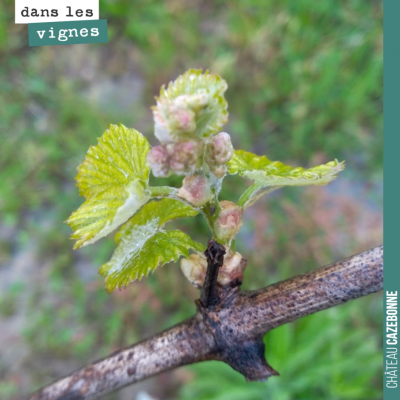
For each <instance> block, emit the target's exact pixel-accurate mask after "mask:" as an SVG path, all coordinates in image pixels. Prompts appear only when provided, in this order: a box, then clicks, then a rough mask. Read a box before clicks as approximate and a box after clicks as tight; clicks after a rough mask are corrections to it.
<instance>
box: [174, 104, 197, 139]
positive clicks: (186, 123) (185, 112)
mask: <svg viewBox="0 0 400 400" xmlns="http://www.w3.org/2000/svg"><path fill="white" fill-rule="evenodd" d="M195 117H196V114H195V113H194V112H193V111H192V110H190V109H189V108H185V107H179V106H176V105H175V104H171V106H170V108H169V118H168V120H169V123H170V127H171V129H172V131H173V132H176V133H177V134H181V133H192V132H194V131H195V129H196V121H195Z"/></svg>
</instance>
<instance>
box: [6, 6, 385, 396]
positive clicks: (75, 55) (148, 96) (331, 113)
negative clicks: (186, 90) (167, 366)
mask: <svg viewBox="0 0 400 400" xmlns="http://www.w3.org/2000/svg"><path fill="white" fill-rule="evenodd" d="M100 18H104V19H107V20H108V27H109V43H108V44H98V45H89V44H88V45H66V46H52V47H42V48H40V47H36V48H29V47H28V43H27V40H28V32H27V26H26V25H15V24H14V2H13V1H11V0H3V1H2V2H1V4H0V134H1V146H0V171H1V172H0V174H1V176H0V215H1V218H0V327H1V328H0V398H1V399H14V398H17V397H18V396H19V395H21V394H25V393H28V392H30V391H33V390H35V389H37V388H38V387H40V386H42V385H44V384H47V383H49V382H51V381H52V380H54V379H56V378H58V377H61V376H63V375H65V374H67V373H69V372H71V371H72V370H74V369H76V368H79V367H80V366H82V365H84V364H86V363H88V362H90V361H93V360H95V359H97V358H99V357H103V356H105V355H107V354H108V353H110V352H112V351H114V350H116V349H118V348H119V347H121V346H126V345H129V344H131V343H133V342H136V341H138V340H140V339H141V338H144V337H146V336H148V335H151V334H153V333H155V332H158V331H159V330H161V329H163V328H167V327H169V326H171V325H172V324H174V323H177V322H179V321H180V320H181V319H183V318H185V317H187V316H190V315H191V314H192V313H193V312H194V304H193V300H194V299H195V298H197V296H198V293H197V291H196V290H195V289H193V288H192V287H190V285H189V283H188V282H187V281H185V278H184V277H183V276H182V274H181V272H180V269H179V267H178V266H177V265H167V266H165V267H163V268H162V269H159V270H158V271H157V272H156V274H154V275H153V276H151V277H150V278H148V279H145V280H143V281H142V282H137V283H134V284H131V285H130V286H129V287H128V288H127V289H126V290H122V291H120V292H118V291H117V292H115V293H113V294H112V295H111V296H110V295H107V294H106V292H105V290H104V287H103V280H102V278H101V277H100V276H99V275H98V274H97V271H98V267H99V266H100V265H101V264H102V263H103V262H105V261H106V260H107V259H108V258H109V257H110V254H111V253H112V250H113V248H114V244H113V239H112V237H110V238H107V239H103V240H102V241H100V242H99V243H96V244H95V245H92V246H90V247H89V248H84V249H82V250H79V251H74V252H73V251H72V242H71V241H70V240H69V239H68V236H69V234H70V231H69V228H68V227H67V226H66V225H65V224H63V221H64V220H65V219H66V218H67V217H68V216H69V214H70V213H71V212H72V211H73V210H74V209H76V208H77V207H78V206H79V204H80V203H81V202H82V199H81V198H79V197H78V190H77V188H76V187H75V183H74V176H75V174H76V167H77V165H78V164H80V163H81V162H82V160H83V158H84V155H85V153H86V151H87V149H88V147H89V145H92V144H96V139H97V138H98V137H99V136H100V135H101V134H102V132H103V131H104V130H105V129H106V128H107V125H108V124H109V123H118V122H122V123H124V124H125V125H126V126H129V127H134V128H136V129H138V130H140V131H141V132H142V133H144V134H145V135H146V136H147V137H148V138H149V140H150V141H151V142H152V143H155V140H154V137H153V135H152V131H153V125H152V114H151V110H150V106H151V105H153V104H154V102H155V101H154V96H155V95H157V94H158V91H159V88H160V86H161V85H162V84H164V83H167V82H169V81H170V80H172V79H175V78H176V77H177V76H178V75H179V74H181V73H183V72H184V71H185V70H186V69H188V68H205V69H210V70H211V71H212V72H215V73H219V74H221V75H222V76H223V77H224V78H225V79H226V80H227V82H228V85H229V89H228V91H227V93H226V97H227V100H228V102H229V113H230V121H229V123H228V125H227V126H226V131H227V132H229V133H230V134H231V136H232V138H233V141H234V145H235V147H236V148H244V149H246V150H249V151H253V152H256V153H258V154H267V155H268V156H269V157H270V158H271V159H275V160H277V159H279V160H281V161H283V162H286V163H289V164H293V165H301V166H304V167H307V166H311V165H313V164H316V163H321V162H326V161H329V160H331V159H334V158H338V159H340V160H341V159H345V160H346V162H347V168H346V170H345V172H343V173H342V174H341V175H340V178H339V179H338V180H337V181H335V182H333V183H332V184H331V185H329V186H327V187H320V188H318V187H314V188H304V189H303V188H287V189H283V190H281V191H280V192H276V193H274V194H273V195H272V196H270V197H269V198H265V199H263V200H262V201H260V202H259V203H258V204H257V205H255V206H253V207H252V208H250V209H249V210H248V211H247V213H246V215H245V224H244V227H243V229H242V231H241V233H240V235H239V237H238V240H237V242H238V244H237V247H238V251H240V252H241V253H242V254H243V256H244V257H246V258H247V259H248V261H249V262H248V269H247V271H246V274H245V283H244V288H245V289H256V288H259V287H261V286H265V285H267V284H270V283H273V282H276V281H278V280H281V279H285V278H288V277H291V276H293V275H296V274H299V273H302V272H305V271H309V270H312V269H314V268H316V267H318V266H320V265H324V264H328V263H330V262H333V261H335V260H338V259H341V258H343V257H347V256H350V255H352V254H355V253H357V252H361V251H364V250H367V249H368V248H370V247H373V246H376V245H378V244H380V243H381V242H382V2H381V1H373V0H369V1H367V0H341V1H339V0H335V1H334V0H324V1H310V0H296V1H290V0H281V1H279V2H278V1H273V0H264V1H255V0H253V1H250V0H241V1H235V0H225V1H197V0H193V1H183V0H165V1H150V0H146V1H145V0H142V1H132V0H100ZM225 182H226V185H225V189H224V191H223V193H222V196H221V197H222V198H223V199H230V200H236V199H237V198H238V197H239V195H240V193H241V192H242V191H243V190H244V188H245V185H246V183H245V182H244V181H241V180H240V178H236V177H234V178H228V179H226V181H225ZM163 183H165V181H163ZM170 183H171V184H176V185H178V184H179V182H178V181H177V180H175V181H172V180H171V181H170ZM177 225H179V227H180V228H182V229H183V230H184V231H186V232H188V233H191V234H192V235H193V236H194V237H195V238H196V239H197V240H201V241H203V242H204V243H206V241H207V240H208V232H207V230H206V229H205V225H204V223H203V222H202V221H201V220H200V219H194V220H193V221H190V220H188V221H186V220H181V221H178V223H177ZM381 319H382V299H381V295H380V294H376V295H371V296H368V297H367V298H363V299H359V300H356V301H354V302H351V303H349V304H345V305H341V306H339V307H336V308H334V309H331V310H327V311H324V312H321V313H318V314H315V315H312V316H309V317H306V318H304V319H302V320H299V321H297V322H295V323H292V324H289V325H286V326H282V327H280V328H278V329H276V330H274V331H272V332H270V333H269V334H267V335H266V338H265V342H266V355H267V359H268V361H269V362H270V364H271V365H272V366H273V367H274V368H275V369H277V370H278V371H279V372H280V373H281V376H280V377H279V378H271V379H270V380H269V381H268V382H266V383H251V384H248V383H246V382H245V381H244V379H243V378H242V377H241V376H240V375H238V374H237V373H235V372H234V371H232V370H231V369H230V368H229V367H227V366H225V365H223V364H219V363H216V362H215V363H211V362H208V363H202V364H199V365H196V366H192V367H186V368H181V369H179V370H177V371H173V372H171V373H167V374H162V375H160V376H158V377H156V378H153V379H150V380H148V381H146V382H143V383H140V384H138V385H134V386H132V387H129V388H126V389H124V390H122V391H120V392H118V393H115V394H112V395H109V396H106V397H105V398H106V399H110V400H134V399H138V400H146V399H150V397H148V396H151V398H154V399H159V400H165V399H178V400H186V399H199V400H203V399H204V400H205V399H210V400H217V399H218V400H236V399H244V400H253V399H254V400H258V399H260V400H267V399H274V400H289V399H296V400H300V399H307V400H313V399H332V400H333V399H335V400H337V399H343V400H344V399H360V400H361V399H362V400H368V399H379V398H381V397H382V390H381V386H382V378H381V376H382V367H381V364H382V362H381V359H382V350H381V341H382V338H381V334H382V332H381Z"/></svg>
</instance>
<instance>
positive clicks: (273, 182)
mask: <svg viewBox="0 0 400 400" xmlns="http://www.w3.org/2000/svg"><path fill="white" fill-rule="evenodd" d="M343 169H344V162H338V161H337V160H335V161H330V162H328V163H327V164H322V165H318V166H316V167H312V168H309V169H304V168H301V167H297V168H294V167H291V166H289V165H285V164H283V163H281V162H280V161H271V160H269V159H268V158H267V157H266V156H257V155H255V154H253V153H249V152H247V151H243V150H235V153H234V155H233V157H232V158H231V160H230V161H229V162H228V172H229V173H230V174H232V175H234V174H239V175H240V176H243V177H244V178H247V179H251V180H254V181H255V182H254V184H253V185H252V186H250V187H249V188H248V189H247V190H246V192H245V193H244V194H243V195H242V197H241V198H240V199H239V202H238V204H239V205H241V206H244V207H248V206H249V205H251V204H253V203H254V202H255V201H256V200H257V199H258V198H259V197H260V196H261V195H263V194H265V193H269V192H271V191H273V190H275V189H278V188H280V187H282V186H305V185H326V184H328V183H329V182H331V181H332V180H334V179H335V178H336V177H337V174H338V173H339V172H340V171H343Z"/></svg>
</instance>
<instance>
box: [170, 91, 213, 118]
mask: <svg viewBox="0 0 400 400" xmlns="http://www.w3.org/2000/svg"><path fill="white" fill-rule="evenodd" d="M208 102H209V94H208V93H207V90H205V89H199V90H198V91H197V92H196V94H183V95H181V96H178V97H177V98H176V99H175V104H176V105H177V106H180V107H190V108H191V109H192V110H193V111H195V112H198V111H199V110H201V109H202V108H204V107H205V106H206V105H207V104H208Z"/></svg>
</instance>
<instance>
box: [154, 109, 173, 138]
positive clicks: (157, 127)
mask: <svg viewBox="0 0 400 400" xmlns="http://www.w3.org/2000/svg"><path fill="white" fill-rule="evenodd" d="M153 115H154V135H155V137H156V138H157V139H158V140H159V141H160V142H161V143H170V142H173V141H174V138H173V137H172V135H171V130H170V129H169V127H168V123H167V121H166V120H165V118H164V117H163V116H162V115H161V112H160V110H159V109H157V108H155V109H154V110H153Z"/></svg>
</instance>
